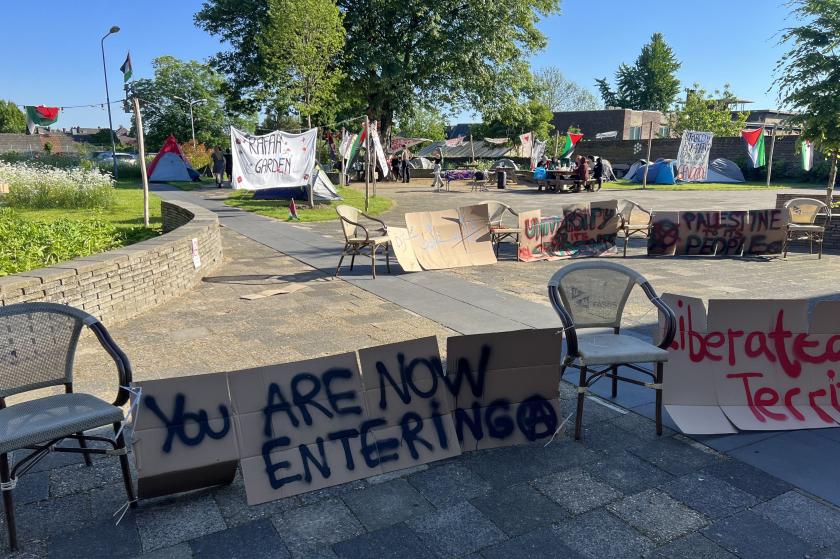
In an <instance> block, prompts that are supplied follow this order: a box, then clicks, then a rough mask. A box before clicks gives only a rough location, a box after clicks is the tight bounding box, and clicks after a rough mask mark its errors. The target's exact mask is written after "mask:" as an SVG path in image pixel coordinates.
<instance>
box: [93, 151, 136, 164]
mask: <svg viewBox="0 0 840 559" xmlns="http://www.w3.org/2000/svg"><path fill="white" fill-rule="evenodd" d="M93 160H94V161H96V162H97V163H110V164H112V165H113V163H114V155H113V152H110V151H103V152H102V153H98V154H96V155H95V156H94V157H93ZM117 163H127V164H129V165H137V156H136V155H134V154H133V153H123V152H120V151H118V152H117Z"/></svg>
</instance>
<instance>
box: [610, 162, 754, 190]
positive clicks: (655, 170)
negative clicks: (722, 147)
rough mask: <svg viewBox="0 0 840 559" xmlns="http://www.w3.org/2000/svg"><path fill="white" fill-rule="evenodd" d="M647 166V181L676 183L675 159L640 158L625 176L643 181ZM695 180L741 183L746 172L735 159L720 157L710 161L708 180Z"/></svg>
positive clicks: (632, 179) (628, 178)
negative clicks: (651, 160) (651, 159)
mask: <svg viewBox="0 0 840 559" xmlns="http://www.w3.org/2000/svg"><path fill="white" fill-rule="evenodd" d="M645 167H647V170H648V171H647V181H648V182H649V183H650V184H675V183H677V182H681V181H678V179H677V161H676V160H675V159H657V160H656V161H654V162H653V163H648V162H647V161H645V160H644V159H640V160H639V161H636V162H635V163H633V164H632V165H631V166H630V168H629V169H628V170H627V173H626V174H625V175H624V178H625V179H627V180H630V181H633V182H643V181H644V176H645ZM693 182H722V183H739V182H744V174H743V173H742V172H741V169H740V168H739V167H738V165H737V164H735V163H734V162H733V161H730V160H729V159H724V158H722V157H721V158H718V159H715V160H714V161H711V162H710V163H709V171H708V173H707V176H706V180H702V181H693Z"/></svg>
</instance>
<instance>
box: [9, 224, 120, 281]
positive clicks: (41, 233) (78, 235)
mask: <svg viewBox="0 0 840 559" xmlns="http://www.w3.org/2000/svg"><path fill="white" fill-rule="evenodd" d="M0 239H3V242H1V243H0V276H5V275H8V274H15V273H18V272H25V271H27V270H32V269H35V268H42V267H44V266H52V265H54V264H57V263H59V262H64V261H66V260H70V259H72V258H77V257H79V256H88V255H90V254H96V253H99V252H104V251H106V250H110V249H112V248H115V247H118V246H120V245H122V244H123V239H122V238H121V235H120V233H119V232H118V231H117V228H116V227H115V226H114V225H112V224H110V223H108V222H107V221H104V220H102V219H99V218H98V217H94V218H93V219H89V220H84V221H75V220H71V219H66V218H62V219H57V220H55V221H40V220H29V219H25V218H23V217H21V216H19V215H17V214H16V213H15V211H14V210H11V209H9V208H0Z"/></svg>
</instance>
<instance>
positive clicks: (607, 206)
mask: <svg viewBox="0 0 840 559" xmlns="http://www.w3.org/2000/svg"><path fill="white" fill-rule="evenodd" d="M561 211H562V215H556V216H550V217H542V215H541V212H540V210H533V211H529V212H522V213H520V214H519V227H520V228H522V230H523V231H524V235H523V240H522V242H521V244H520V250H519V259H520V260H522V261H523V262H533V261H535V260H556V259H559V258H579V257H586V256H608V255H611V254H617V253H618V252H617V249H616V247H615V242H616V236H617V235H618V226H619V224H620V218H619V215H618V201H617V200H606V201H602V202H594V203H592V204H588V203H584V204H565V205H563V206H562V207H561ZM537 223H539V227H538V228H537V227H536V224H537Z"/></svg>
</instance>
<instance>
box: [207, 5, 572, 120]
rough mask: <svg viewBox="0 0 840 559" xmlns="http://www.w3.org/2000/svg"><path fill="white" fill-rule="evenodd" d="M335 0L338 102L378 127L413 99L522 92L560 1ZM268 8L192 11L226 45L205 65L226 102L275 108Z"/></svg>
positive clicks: (409, 108) (474, 102)
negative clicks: (339, 37) (342, 37)
mask: <svg viewBox="0 0 840 559" xmlns="http://www.w3.org/2000/svg"><path fill="white" fill-rule="evenodd" d="M301 2H303V0H301ZM337 4H338V8H339V9H340V11H341V13H342V14H343V15H344V21H343V24H344V29H345V31H346V43H345V46H344V49H343V55H342V59H341V63H340V66H341V68H342V69H343V70H344V72H345V73H346V75H347V76H346V79H345V81H344V84H343V85H342V89H341V96H342V100H345V101H346V103H347V107H349V108H348V110H350V108H352V110H353V111H358V110H364V111H366V112H367V114H368V115H369V116H371V117H372V118H374V119H377V120H380V121H381V123H382V133H383V135H387V134H388V132H389V131H390V128H391V125H392V122H393V117H394V115H395V114H398V115H400V117H401V118H408V117H410V116H411V114H412V112H413V111H414V110H415V109H416V108H417V107H422V106H441V105H450V106H453V107H459V106H464V105H469V106H472V107H474V108H477V109H478V110H480V111H481V112H482V113H487V112H491V109H492V108H493V107H495V108H497V109H498V108H500V107H503V106H505V105H507V104H509V103H510V101H511V100H516V99H519V97H520V93H521V91H522V88H523V86H524V85H527V84H528V83H529V80H530V79H529V73H530V72H529V68H528V63H527V59H528V58H529V56H530V55H531V54H532V53H533V52H534V51H535V50H537V49H540V48H543V47H544V46H545V44H546V38H545V36H544V35H543V34H542V32H540V31H539V29H537V23H538V21H539V20H540V18H541V17H542V16H546V15H550V14H554V13H557V12H558V11H559V8H560V5H559V4H560V3H559V0H496V1H494V2H463V3H453V2H414V1H409V2H406V1H405V0H379V1H378V2H376V4H375V5H373V6H372V5H371V4H370V2H368V1H367V0H339V1H338V2H337ZM270 11H271V8H270V3H269V2H264V1H260V0H206V1H205V3H204V4H203V6H202V9H201V11H200V12H199V13H198V14H196V23H197V24H198V25H199V26H200V27H202V28H203V29H204V30H206V31H208V32H209V33H211V34H213V35H215V36H218V37H219V38H220V39H221V40H222V41H224V42H226V43H227V44H229V45H230V50H228V51H225V52H221V53H219V54H217V55H216V56H215V57H214V58H213V59H212V63H213V65H214V67H215V68H217V69H218V70H219V71H220V72H222V73H224V74H225V75H226V76H227V78H228V79H227V82H226V85H225V94H226V97H227V98H228V100H229V101H230V102H231V103H233V104H247V105H248V106H250V107H251V108H253V109H257V108H271V107H277V106H282V103H278V102H277V100H278V98H282V95H280V93H281V92H279V91H278V89H279V88H282V87H283V84H278V83H275V82H271V81H266V79H265V67H266V59H265V57H266V52H265V50H264V49H259V48H254V46H255V45H259V44H260V41H261V40H262V38H263V37H270V36H271V35H270V29H271V26H272V24H271V19H272V18H271V17H270ZM325 57H326V58H328V57H327V56H326V55H325ZM281 101H282V99H281ZM356 114H358V113H356Z"/></svg>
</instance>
